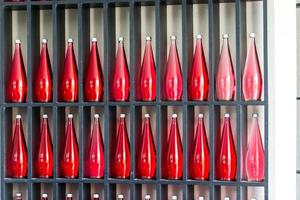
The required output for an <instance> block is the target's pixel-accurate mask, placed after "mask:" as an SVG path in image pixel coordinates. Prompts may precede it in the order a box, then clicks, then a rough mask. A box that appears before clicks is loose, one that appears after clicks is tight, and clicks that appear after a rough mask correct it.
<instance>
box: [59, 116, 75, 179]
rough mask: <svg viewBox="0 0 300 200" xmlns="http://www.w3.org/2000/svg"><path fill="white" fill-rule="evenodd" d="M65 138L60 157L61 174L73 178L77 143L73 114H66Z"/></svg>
mask: <svg viewBox="0 0 300 200" xmlns="http://www.w3.org/2000/svg"><path fill="white" fill-rule="evenodd" d="M65 130H66V132H65V140H64V145H63V146H62V147H63V151H62V156H61V159H60V172H61V176H63V177H65V178H75V177H77V175H78V162H79V161H78V144H77V139H76V133H75V129H74V125H73V115H72V114H68V118H67V122H66V128H65Z"/></svg>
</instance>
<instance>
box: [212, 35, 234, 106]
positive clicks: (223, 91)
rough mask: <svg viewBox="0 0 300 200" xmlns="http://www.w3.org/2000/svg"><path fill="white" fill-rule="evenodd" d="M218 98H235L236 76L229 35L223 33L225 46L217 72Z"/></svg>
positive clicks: (228, 99)
mask: <svg viewBox="0 0 300 200" xmlns="http://www.w3.org/2000/svg"><path fill="white" fill-rule="evenodd" d="M215 87H216V99H217V100H226V101H230V100H233V98H234V94H235V77H234V70H233V67H232V60H231V55H230V50H229V44H228V35H227V34H224V35H223V47H222V51H221V55H220V60H219V65H218V70H217V74H216V83H215Z"/></svg>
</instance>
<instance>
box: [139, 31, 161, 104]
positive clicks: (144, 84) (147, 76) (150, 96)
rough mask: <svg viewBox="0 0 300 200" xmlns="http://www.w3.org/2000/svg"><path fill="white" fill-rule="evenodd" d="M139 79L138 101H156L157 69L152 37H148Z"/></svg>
mask: <svg viewBox="0 0 300 200" xmlns="http://www.w3.org/2000/svg"><path fill="white" fill-rule="evenodd" d="M138 78H139V79H138V84H137V87H138V93H137V94H138V99H139V100H141V101H155V99H156V69H155V62H154V58H153V51H152V46H151V37H150V36H147V37H146V47H145V52H144V57H143V62H142V66H141V68H140V72H139V77H138Z"/></svg>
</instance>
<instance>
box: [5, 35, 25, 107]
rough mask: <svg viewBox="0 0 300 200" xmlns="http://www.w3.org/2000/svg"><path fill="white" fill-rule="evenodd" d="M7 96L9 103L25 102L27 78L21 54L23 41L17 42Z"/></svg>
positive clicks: (8, 80) (7, 86)
mask: <svg viewBox="0 0 300 200" xmlns="http://www.w3.org/2000/svg"><path fill="white" fill-rule="evenodd" d="M6 84H7V85H6V96H7V101H9V102H25V101H26V96H27V78H26V72H25V67H24V63H23V58H22V52H21V41H20V40H16V45H15V52H14V57H13V60H12V64H11V69H10V73H9V75H8V79H7V83H6Z"/></svg>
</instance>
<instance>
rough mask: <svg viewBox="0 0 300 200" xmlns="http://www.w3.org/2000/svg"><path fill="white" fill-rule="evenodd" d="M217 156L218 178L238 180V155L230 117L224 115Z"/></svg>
mask: <svg viewBox="0 0 300 200" xmlns="http://www.w3.org/2000/svg"><path fill="white" fill-rule="evenodd" d="M218 144H219V146H218V151H217V155H216V178H217V179H218V180H224V181H233V180H235V178H236V169H237V155H236V150H235V146H234V140H233V135H232V129H231V123H230V115H229V114H228V113H226V114H225V115H224V122H223V127H222V134H221V139H220V141H219V142H218Z"/></svg>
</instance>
